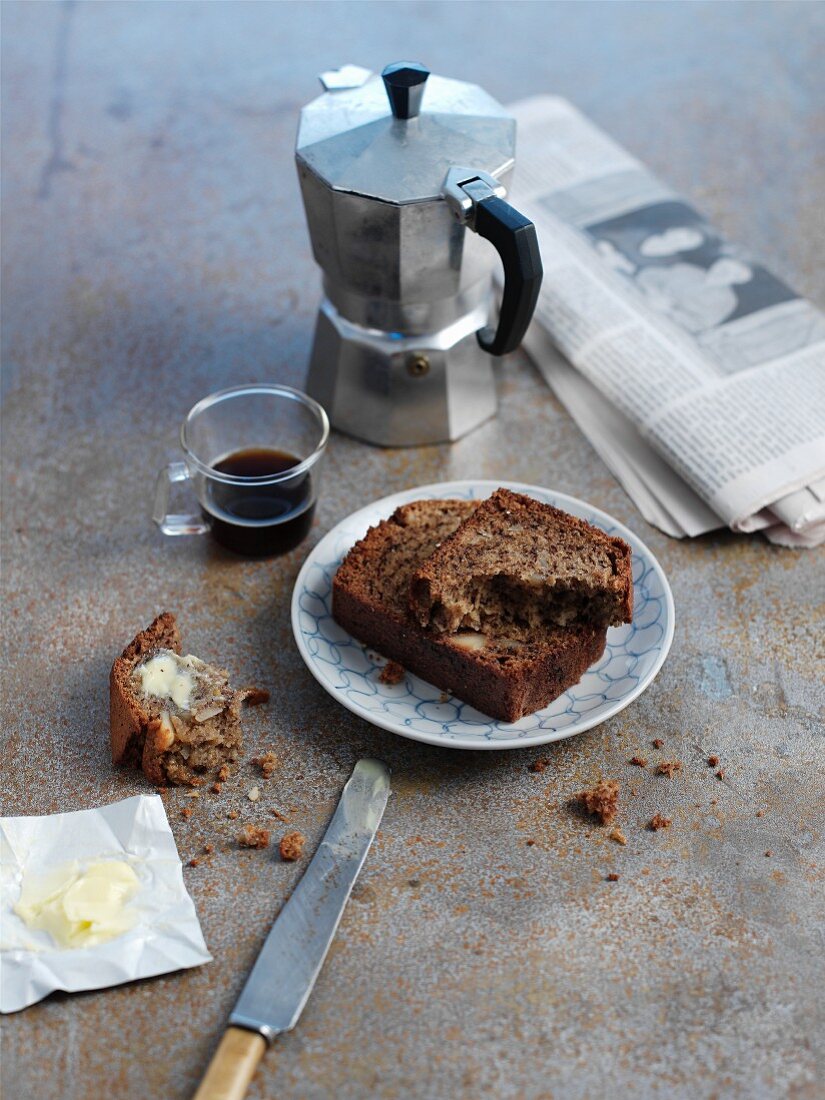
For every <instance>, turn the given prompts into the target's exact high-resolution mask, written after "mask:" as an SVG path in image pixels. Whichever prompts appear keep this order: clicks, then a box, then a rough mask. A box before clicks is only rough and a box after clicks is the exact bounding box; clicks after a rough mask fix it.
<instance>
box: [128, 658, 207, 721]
mask: <svg viewBox="0 0 825 1100" xmlns="http://www.w3.org/2000/svg"><path fill="white" fill-rule="evenodd" d="M189 660H191V658H188V657H184V658H183V659H182V660H181V658H180V657H178V655H177V654H176V653H172V651H171V650H169V651H167V652H164V653H158V654H157V655H156V656H154V657H151V658H150V659H149V660H148V661H146V663H145V664H142V665H141V666H140V668H139V669H138V672H139V674H140V690H141V692H142V693H143V694H144V695H153V696H154V697H155V698H156V699H171V700H172V702H173V703H174V704H175V706H176V707H180V709H181V710H189V701H190V699H191V698H192V691H193V689H194V687H195V677H194V675H193V673H192V671H191V669H190V668H187V667H186V664H185V662H188V661H189Z"/></svg>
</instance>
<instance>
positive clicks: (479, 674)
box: [332, 500, 606, 722]
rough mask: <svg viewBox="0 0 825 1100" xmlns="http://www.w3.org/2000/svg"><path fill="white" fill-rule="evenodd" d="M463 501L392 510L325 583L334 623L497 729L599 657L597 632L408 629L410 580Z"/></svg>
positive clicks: (463, 511) (452, 527) (517, 627)
mask: <svg viewBox="0 0 825 1100" xmlns="http://www.w3.org/2000/svg"><path fill="white" fill-rule="evenodd" d="M476 507H477V505H476V504H475V503H474V502H471V501H458V500H422V501H416V502H414V503H412V504H407V505H404V506H402V507H401V508H398V509H397V510H396V511H395V512H394V513H393V515H392V516H391V517H390V518H389V519H388V520H384V521H383V522H381V523H379V524H378V525H377V526H376V527H372V528H370V530H369V531H368V532H367V534H366V535H365V536H364V538H363V539H361V540H360V541H359V542H357V543H356V544H355V546H353V547H352V549H351V550H350V552H349V553H348V554H347V556H346V558H345V559H344V561H343V562H342V564H341V566H340V567H339V569H338V571H337V573H336V575H335V579H334V582H333V590H332V610H333V617H334V618H335V621H336V622H337V623H339V624H340V625H341V626H342V627H343V628H344V629H345V630H347V631H349V633H350V634H353V635H354V636H355V637H356V638H358V639H359V640H360V641H362V642H364V643H365V644H366V645H368V646H370V647H371V648H373V649H376V650H377V651H378V652H379V653H381V654H383V655H384V656H385V657H388V658H389V659H390V660H393V661H397V662H398V663H399V664H400V665H403V666H404V668H406V669H408V670H409V671H410V672H413V673H415V674H416V675H417V676H420V677H421V678H422V679H423V680H427V681H428V682H429V683H431V684H434V685H435V686H436V687H439V688H442V689H443V690H445V691H448V692H450V693H451V694H453V695H455V696H457V697H458V698H459V699H462V700H463V701H464V702H466V703H469V704H470V705H471V706H473V707H475V708H476V709H477V710H480V711H481V712H482V713H484V714H488V715H491V716H492V717H493V718H498V719H500V720H501V721H504V722H515V721H517V720H518V719H519V718H522V717H523V716H524V715H526V714H531V713H533V712H534V711H536V710H540V709H541V708H542V707H545V706H547V704H548V703H550V702H552V700H553V699H555V698H557V697H558V696H559V695H561V694H562V692H564V691H566V690H567V688H568V687H571V686H572V685H573V684H575V683H576V682H577V681H578V680H579V679H580V678H581V676H582V675H583V673H584V672H585V671H586V669H587V668H588V667H589V666H590V665H591V664H592V663H593V662H594V661H596V660H598V658H599V657H600V656H601V654H602V652H603V651H604V645H605V633H606V632H605V628H604V627H603V626H601V627H598V626H592V625H589V624H576V625H573V626H569V627H565V628H560V627H554V626H546V625H543V626H542V628H541V630H539V631H535V630H533V629H531V628H529V627H526V626H525V625H523V624H518V623H508V624H507V625H506V626H505V627H504V628H503V629H496V630H495V631H490V632H487V633H482V632H480V631H459V632H458V633H455V634H452V635H445V634H440V635H439V634H436V633H433V632H432V631H427V630H425V629H423V628H422V627H421V626H420V625H419V623H418V622H416V620H415V617H414V616H413V614H412V612H411V610H410V607H409V585H410V580H411V578H412V576H413V574H414V573H415V571H416V570H417V569H418V568H419V566H420V565H421V564H422V563H423V562H424V561H426V559H427V558H428V557H429V556H430V555H431V554H432V553H433V552H434V551H435V550H437V548H438V547H439V545H440V544H441V543H443V542H444V540H445V539H447V538H449V536H450V535H452V534H453V533H454V532H455V531H456V530H457V529H458V528H459V526H460V525H461V524H462V523H463V522H464V521H465V520H467V519H468V518H469V517H470V516H472V515H473V513H474V511H475V509H476Z"/></svg>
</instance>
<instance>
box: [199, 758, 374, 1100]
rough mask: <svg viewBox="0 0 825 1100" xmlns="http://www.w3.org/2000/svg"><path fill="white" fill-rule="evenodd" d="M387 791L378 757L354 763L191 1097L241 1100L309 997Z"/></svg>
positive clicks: (362, 860) (292, 1025)
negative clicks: (271, 1048) (266, 1053)
mask: <svg viewBox="0 0 825 1100" xmlns="http://www.w3.org/2000/svg"><path fill="white" fill-rule="evenodd" d="M389 794H390V771H389V768H388V767H387V766H386V764H383V763H381V761H380V760H369V759H365V760H359V761H358V763H357V764H356V765H355V768H354V770H353V773H352V775H351V776H350V778H349V780H348V781H347V784H346V786H345V787H344V790H343V793H342V794H341V800H340V801H339V803H338V807H337V809H336V810H335V813H334V814H333V817H332V821H330V823H329V826H328V828H327V831H326V833H325V834H324V839H323V840H322V841H321V844H320V846H319V848H318V850H317V852H316V853H315V855H314V856H313V858H312V862H311V863H310V865H309V867H307V869H306V872H305V873H304V876H303V878H302V879H301V881H300V882H299V883H298V885H297V886H296V887H295V890H294V891H293V894H292V897H291V898H290V899H289V901H288V902H287V903H286V905H285V906H284V907H283V909H282V910H281V912H280V913H279V914H278V919H277V920H276V921H275V923H274V924H273V926H272V928H271V930H270V932H269V935H268V936H267V937H266V939H265V940H264V945H263V947H262V948H261V951H260V954H259V955H258V958H257V960H256V962H255V965H254V966H253V968H252V972H251V974H250V975H249V977H248V978H247V980H246V985H245V986H244V987H243V991H242V992H241V995H240V997H239V998H238V1002H237V1004H236V1005H235V1008H234V1010H233V1012H232V1015H231V1016H230V1017H229V1026H228V1027H227V1029H226V1031H225V1032H224V1033H223V1038H222V1039H221V1042H220V1045H219V1046H218V1049H217V1050H216V1051H215V1054H214V1056H213V1058H212V1061H211V1062H210V1064H209V1068H208V1069H207V1071H206V1076H205V1077H204V1078H203V1080H202V1081H201V1084H200V1087H199V1088H198V1091H197V1092H196V1093H195V1097H194V1100H242V1098H243V1097H244V1096H245V1095H246V1090H247V1089H248V1087H249V1083H250V1081H251V1080H252V1078H253V1076H254V1074H255V1070H256V1069H257V1067H258V1063H259V1062H260V1060H261V1058H262V1057H263V1055H264V1051H265V1050H266V1047H267V1043H271V1042H272V1041H273V1039H274V1038H275V1036H276V1035H279V1034H280V1033H281V1032H282V1031H290V1030H291V1029H292V1028H293V1027H295V1024H296V1023H297V1022H298V1017H299V1016H300V1015H301V1012H302V1011H303V1008H304V1005H305V1004H306V1003H307V1000H308V999H309V995H310V993H311V992H312V987H313V986H314V985H315V979H316V978H317V977H318V974H319V973H320V970H321V967H322V966H323V964H324V959H325V958H326V954H327V951H328V950H329V945H330V944H331V943H332V940H333V937H334V936H335V932H336V929H337V928H338V924H339V922H340V920H341V915H342V914H343V912H344V907H345V906H346V904H347V900H348V898H349V896H350V893H351V891H352V887H353V885H354V883H355V880H356V878H357V877H358V872H359V871H360V870H361V868H362V866H363V864H364V860H365V859H366V858H367V852H368V851H369V849H370V845H371V844H372V841H373V838H374V836H375V834H376V831H377V829H378V826H379V825H380V823H381V818H382V816H383V814H384V808H385V806H386V805H387V799H388V798H389Z"/></svg>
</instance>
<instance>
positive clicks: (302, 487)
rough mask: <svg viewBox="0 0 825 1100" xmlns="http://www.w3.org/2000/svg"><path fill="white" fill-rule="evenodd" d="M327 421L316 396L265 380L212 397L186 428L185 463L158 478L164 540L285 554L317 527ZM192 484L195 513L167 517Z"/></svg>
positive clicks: (182, 434)
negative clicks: (172, 499) (196, 539)
mask: <svg viewBox="0 0 825 1100" xmlns="http://www.w3.org/2000/svg"><path fill="white" fill-rule="evenodd" d="M328 438H329V421H328V419H327V414H326V413H325V412H324V410H323V409H322V408H321V406H320V405H319V404H318V403H317V402H316V401H313V400H312V398H311V397H307V395H306V394H304V393H301V392H300V391H298V390H293V389H291V388H290V387H289V386H278V385H274V384H269V383H265V382H262V383H260V384H253V385H248V386H235V387H234V388H233V389H228V390H220V391H219V392H218V393H213V394H210V396H209V397H204V398H203V400H202V401H199V402H198V403H197V405H195V406H194V408H192V409H190V411H189V413H188V414H187V417H186V419H185V420H184V422H183V424H182V425H181V429H180V442H181V447H182V448H183V453H184V456H185V459H184V461H183V462H170V463H169V465H168V466H167V467H166V468H165V469H163V470H161V472H160V474H159V475H158V480H157V486H156V489H155V507H154V511H153V513H152V518H153V519H154V521H155V523H157V525H158V526H159V527H160V529H161V531H163V533H164V535H202V534H205V533H207V532H209V533H210V534H211V535H212V537H213V538H214V539H216V540H217V541H218V542H219V543H221V545H222V546H225V547H227V549H229V550H234V551H235V553H237V554H245V555H247V556H254V557H263V556H267V555H274V554H285V553H286V552H287V551H288V550H292V549H293V547H295V546H297V545H298V543H299V542H301V541H302V539H304V538H305V537H306V535H307V533H308V531H309V529H310V527H311V525H312V517H313V515H314V513H315V502H316V500H317V498H318V488H319V482H320V472H321V464H322V460H323V457H324V451H325V450H326V445H327V439H328ZM182 481H189V482H191V485H192V488H193V490H194V493H195V496H196V497H197V500H198V503H199V504H200V512H199V513H198V514H194V515H180V514H177V513H170V511H169V496H170V490H171V487H172V485H173V484H175V483H176V482H182Z"/></svg>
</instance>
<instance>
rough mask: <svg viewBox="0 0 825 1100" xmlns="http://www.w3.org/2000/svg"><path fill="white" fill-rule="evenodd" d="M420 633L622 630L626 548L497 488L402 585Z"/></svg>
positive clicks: (629, 579)
mask: <svg viewBox="0 0 825 1100" xmlns="http://www.w3.org/2000/svg"><path fill="white" fill-rule="evenodd" d="M410 606H411V608H412V611H413V614H414V615H415V617H416V619H417V620H418V622H419V623H420V625H421V626H423V627H426V628H428V629H432V630H434V631H436V632H444V633H447V634H452V633H455V632H456V631H457V630H477V631H482V632H484V631H490V630H493V631H501V630H502V629H504V628H506V627H507V626H508V624H515V625H522V626H526V627H530V628H532V629H534V630H538V629H540V628H541V627H542V626H547V625H552V626H567V625H569V624H572V623H576V622H578V623H588V624H590V625H592V626H596V627H602V628H603V627H607V626H618V625H619V624H621V623H626V622H630V620H631V618H632V614H633V575H632V568H631V550H630V547H629V546H628V545H627V543H626V542H624V541H623V540H622V539H620V538H615V537H613V536H611V535H606V534H605V533H604V532H603V531H600V530H599V529H598V528H596V527H593V526H592V525H591V524H589V523H585V521H584V520H581V519H578V518H577V517H575V516H571V515H568V513H567V512H562V511H560V510H559V509H558V508H553V507H552V506H551V505H549V504H542V503H541V502H540V501H537V500H534V499H533V498H532V497H528V496H524V495H522V494H521V493H512V492H510V491H509V490H508V489H497V490H496V492H495V493H493V495H492V496H491V497H489V499H487V500H485V501H483V502H482V503H481V504H479V506H478V507H477V508H476V509H475V510H474V512H473V514H472V515H471V516H470V517H468V519H467V521H466V523H463V524H462V525H461V526H460V527H459V528H457V529H456V530H455V532H454V533H453V534H452V535H451V536H450V537H449V538H447V539H445V540H444V541H443V542H442V543H441V545H440V546H439V547H438V548H437V549H436V550H435V551H434V552H433V553H432V554H431V555H430V556H429V557H428V558H427V560H426V561H424V562H422V564H421V565H420V566H419V568H418V569H417V570H416V571H415V573H414V575H413V577H412V578H411V583H410Z"/></svg>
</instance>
